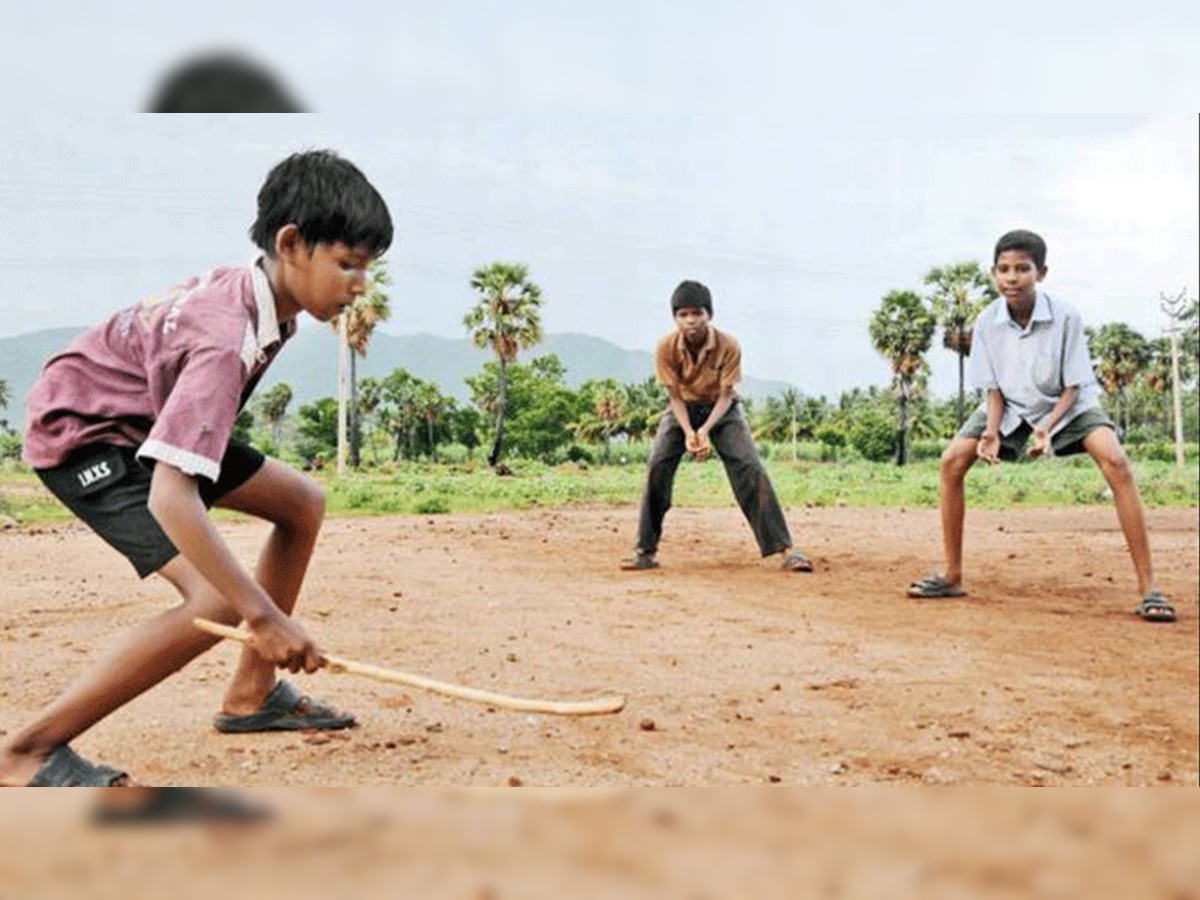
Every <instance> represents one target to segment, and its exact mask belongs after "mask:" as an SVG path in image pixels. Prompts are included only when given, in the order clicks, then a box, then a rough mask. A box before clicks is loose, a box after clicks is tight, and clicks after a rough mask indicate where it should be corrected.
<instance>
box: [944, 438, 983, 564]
mask: <svg viewBox="0 0 1200 900" xmlns="http://www.w3.org/2000/svg"><path fill="white" fill-rule="evenodd" d="M978 446H979V441H978V440H976V439H975V438H963V437H955V438H954V440H953V441H951V442H950V446H949V447H947V448H946V450H945V451H944V452H943V453H942V466H941V496H940V500H939V505H940V506H941V511H942V553H943V558H944V560H945V563H946V570H945V572H944V573H943V576H942V577H944V578H945V579H946V581H947V582H948V583H950V584H952V585H955V586H956V587H957V586H959V585H961V584H962V568H963V565H962V564H963V522H964V520H965V519H966V514H967V499H966V489H965V483H966V479H967V472H969V471H970V469H971V466H973V465H974V464H975V461H976V460H977V459H978V458H979V457H978V456H976V455H975V450H976V448H977V447H978Z"/></svg>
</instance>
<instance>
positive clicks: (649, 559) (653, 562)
mask: <svg viewBox="0 0 1200 900" xmlns="http://www.w3.org/2000/svg"><path fill="white" fill-rule="evenodd" d="M621 568H622V569H624V570H625V571H626V572H635V571H639V570H641V569H657V568H658V560H657V559H655V558H654V554H653V553H646V552H645V551H644V550H638V551H637V552H636V553H634V554H633V556H631V557H629V558H627V559H623V560H621Z"/></svg>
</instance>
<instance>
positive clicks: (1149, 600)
mask: <svg viewBox="0 0 1200 900" xmlns="http://www.w3.org/2000/svg"><path fill="white" fill-rule="evenodd" d="M1134 612H1135V613H1137V614H1138V615H1139V616H1141V617H1142V618H1143V619H1145V620H1146V621H1147V622H1174V621H1175V607H1173V606H1172V605H1171V601H1170V600H1168V599H1167V598H1166V597H1164V596H1163V592H1162V591H1151V592H1150V593H1148V594H1147V595H1146V596H1145V597H1143V598H1142V602H1141V603H1139V604H1138V605H1137V608H1136V609H1134Z"/></svg>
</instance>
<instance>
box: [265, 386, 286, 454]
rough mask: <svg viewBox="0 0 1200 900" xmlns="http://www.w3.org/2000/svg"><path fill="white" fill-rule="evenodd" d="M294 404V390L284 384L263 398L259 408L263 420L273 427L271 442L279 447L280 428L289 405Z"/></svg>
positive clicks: (274, 388)
mask: <svg viewBox="0 0 1200 900" xmlns="http://www.w3.org/2000/svg"><path fill="white" fill-rule="evenodd" d="M291 402H292V389H291V387H289V386H288V385H287V384H285V383H284V382H282V381H281V382H280V383H279V384H277V385H275V386H274V387H273V388H271V389H270V390H269V391H267V392H266V393H265V394H263V396H262V400H261V401H260V402H259V408H260V409H261V410H262V414H263V418H264V419H266V420H267V424H268V425H270V426H271V442H272V443H274V444H275V446H276V448H278V447H279V426H280V423H282V422H283V417H284V416H286V415H287V408H288V405H289V404H290V403H291Z"/></svg>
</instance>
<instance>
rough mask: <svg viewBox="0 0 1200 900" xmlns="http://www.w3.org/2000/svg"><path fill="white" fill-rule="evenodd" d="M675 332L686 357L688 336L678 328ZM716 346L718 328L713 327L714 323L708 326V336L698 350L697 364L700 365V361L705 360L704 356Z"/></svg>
mask: <svg viewBox="0 0 1200 900" xmlns="http://www.w3.org/2000/svg"><path fill="white" fill-rule="evenodd" d="M675 334H676V335H677V339H678V341H679V349H680V351H681V352H683V353H684V354H685V358H686V356H687V354H688V345H687V338H686V337H684V335H683V332H682V331H678V330H677V331H676V332H675ZM716 346H717V329H715V328H713V326H712V325H709V326H708V337H706V338H705V339H704V343H703V344H701V345H700V349H699V350H698V351H697V352H696V363H697V365H699V363H700V362H702V361H703V360H704V357H706V356H707V355H708V354H709V353H710V352H711V351H712V350H713V349H714V348H715V347H716Z"/></svg>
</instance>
